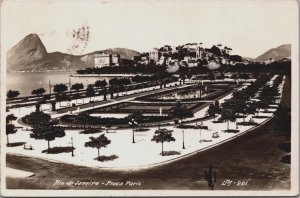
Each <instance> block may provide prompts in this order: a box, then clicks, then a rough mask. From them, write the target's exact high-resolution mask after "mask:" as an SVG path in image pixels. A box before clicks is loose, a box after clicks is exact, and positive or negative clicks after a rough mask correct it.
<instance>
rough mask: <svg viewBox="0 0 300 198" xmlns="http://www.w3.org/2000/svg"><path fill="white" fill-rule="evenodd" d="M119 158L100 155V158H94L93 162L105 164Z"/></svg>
mask: <svg viewBox="0 0 300 198" xmlns="http://www.w3.org/2000/svg"><path fill="white" fill-rule="evenodd" d="M118 158H119V157H118V156H117V155H110V156H105V155H102V156H100V157H96V158H94V160H97V161H100V162H106V161H113V160H115V159H118Z"/></svg>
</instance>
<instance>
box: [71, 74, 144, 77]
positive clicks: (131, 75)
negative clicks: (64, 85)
mask: <svg viewBox="0 0 300 198" xmlns="http://www.w3.org/2000/svg"><path fill="white" fill-rule="evenodd" d="M136 75H143V76H149V75H148V74H70V77H134V76H136Z"/></svg>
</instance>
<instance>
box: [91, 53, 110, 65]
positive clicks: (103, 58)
mask: <svg viewBox="0 0 300 198" xmlns="http://www.w3.org/2000/svg"><path fill="white" fill-rule="evenodd" d="M94 61H95V67H96V68H100V67H107V66H110V65H111V55H110V54H106V53H100V54H95V55H94Z"/></svg>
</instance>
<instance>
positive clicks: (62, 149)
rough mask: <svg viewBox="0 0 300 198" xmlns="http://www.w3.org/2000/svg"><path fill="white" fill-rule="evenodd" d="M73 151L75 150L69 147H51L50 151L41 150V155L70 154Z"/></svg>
mask: <svg viewBox="0 0 300 198" xmlns="http://www.w3.org/2000/svg"><path fill="white" fill-rule="evenodd" d="M73 150H75V148H74V147H71V146H66V147H53V148H50V149H46V150H43V151H42V153H47V154H59V153H71V152H72V151H73Z"/></svg>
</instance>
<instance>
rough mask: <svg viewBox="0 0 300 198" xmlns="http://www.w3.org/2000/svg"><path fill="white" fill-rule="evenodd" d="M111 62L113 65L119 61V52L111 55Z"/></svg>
mask: <svg viewBox="0 0 300 198" xmlns="http://www.w3.org/2000/svg"><path fill="white" fill-rule="evenodd" d="M111 62H112V64H113V65H119V63H120V55H119V54H113V55H112V56H111Z"/></svg>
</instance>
